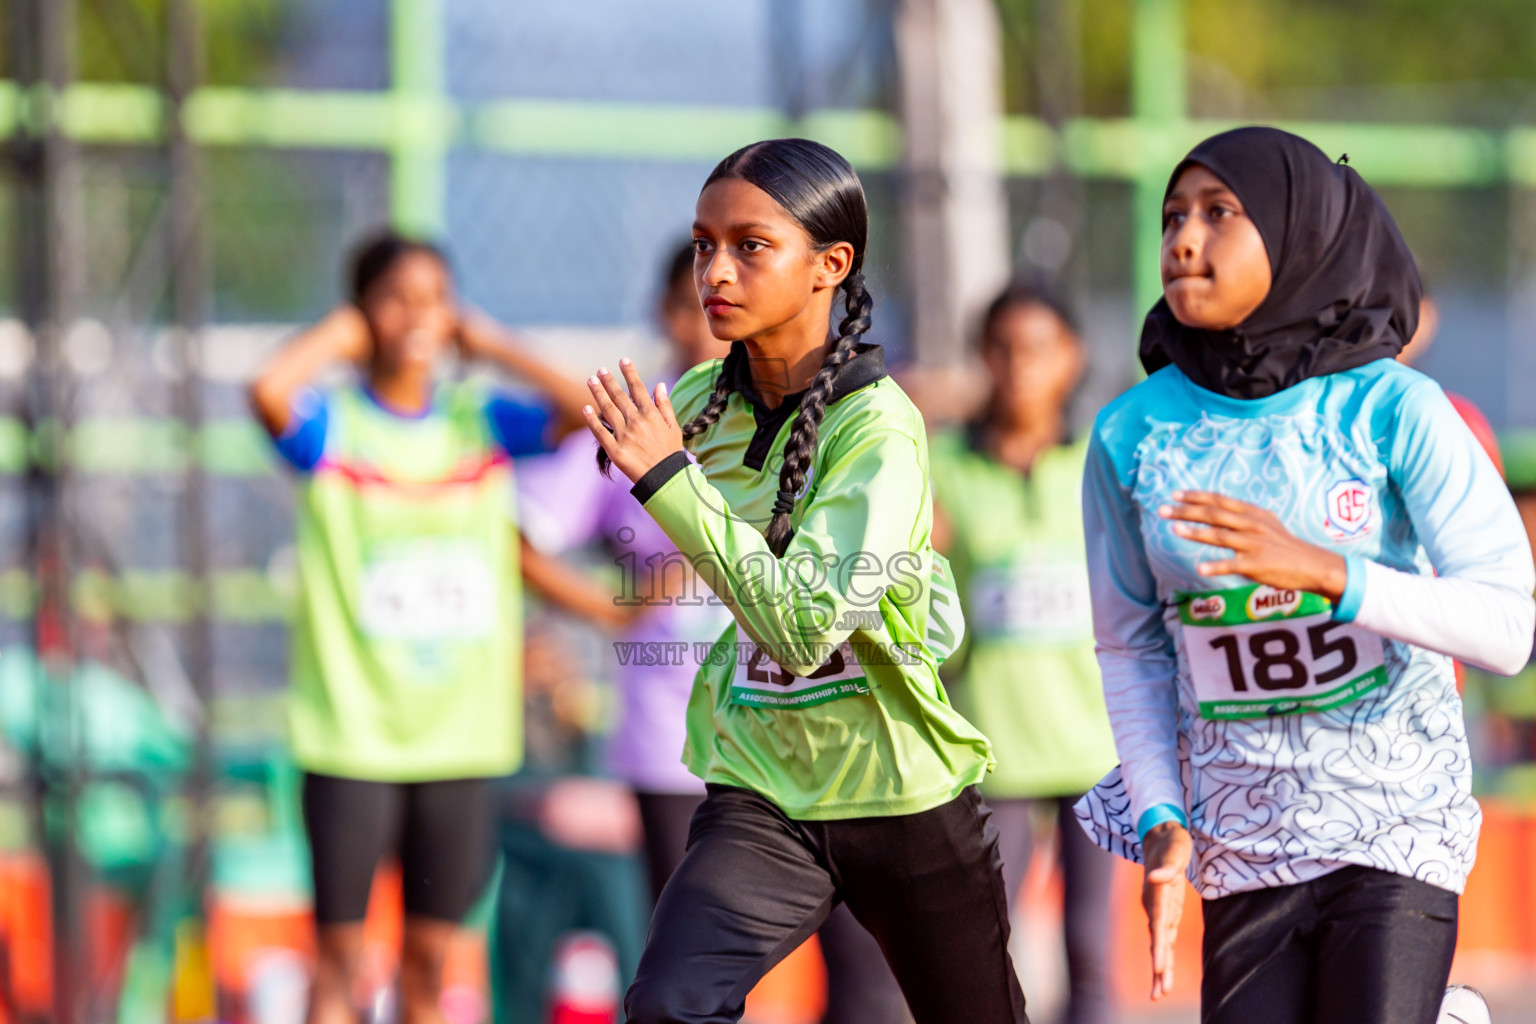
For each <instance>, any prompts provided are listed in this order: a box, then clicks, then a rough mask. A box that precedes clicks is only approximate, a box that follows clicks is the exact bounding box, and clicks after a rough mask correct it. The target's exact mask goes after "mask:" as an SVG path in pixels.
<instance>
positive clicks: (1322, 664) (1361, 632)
mask: <svg viewBox="0 0 1536 1024" xmlns="http://www.w3.org/2000/svg"><path fill="white" fill-rule="evenodd" d="M1175 599H1176V600H1177V602H1178V608H1179V624H1180V627H1181V632H1182V634H1183V639H1184V653H1185V657H1186V659H1187V661H1188V663H1189V674H1190V679H1191V681H1192V682H1193V683H1194V687H1195V696H1196V698H1197V700H1198V701H1199V704H1200V716H1201V717H1202V718H1207V719H1231V718H1263V717H1266V716H1268V715H1294V714H1300V713H1303V712H1307V711H1325V710H1327V709H1329V708H1335V707H1338V706H1339V705H1341V704H1346V703H1348V702H1349V701H1352V700H1354V699H1355V698H1357V697H1359V696H1361V695H1362V694H1365V693H1367V692H1369V691H1371V690H1373V689H1375V688H1376V687H1378V686H1380V685H1381V684H1383V683H1385V682H1386V681H1387V670H1386V666H1385V652H1384V649H1383V647H1382V642H1381V637H1380V636H1378V635H1376V634H1375V633H1372V632H1370V631H1369V630H1365V629H1361V628H1360V627H1358V626H1356V625H1354V624H1353V623H1348V622H1337V621H1335V620H1334V618H1333V606H1332V605H1331V604H1330V603H1329V602H1328V600H1327V598H1324V597H1320V596H1319V595H1317V594H1309V593H1306V592H1305V591H1301V590H1284V589H1279V588H1276V587H1271V586H1267V585H1265V584H1255V585H1252V586H1247V587H1235V588H1233V589H1231V590H1220V591H1213V592H1210V593H1204V594H1199V593H1181V594H1177V595H1175Z"/></svg>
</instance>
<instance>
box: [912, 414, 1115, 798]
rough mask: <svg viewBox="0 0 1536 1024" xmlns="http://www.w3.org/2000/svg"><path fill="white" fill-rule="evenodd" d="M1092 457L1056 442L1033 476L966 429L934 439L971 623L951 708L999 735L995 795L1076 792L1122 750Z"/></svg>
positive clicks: (990, 788) (939, 495) (942, 499)
mask: <svg viewBox="0 0 1536 1024" xmlns="http://www.w3.org/2000/svg"><path fill="white" fill-rule="evenodd" d="M1086 455H1087V445H1086V443H1080V444H1073V445H1066V446H1062V447H1058V448H1055V449H1052V450H1050V451H1047V452H1044V453H1042V454H1041V455H1040V456H1039V458H1038V459H1036V461H1035V464H1034V466H1033V467H1031V469H1030V472H1029V474H1028V475H1027V476H1026V475H1024V474H1022V473H1020V472H1019V471H1018V470H1016V469H1013V468H1011V467H1009V466H1004V465H1002V464H1001V463H999V462H997V461H996V460H994V459H993V458H991V457H990V456H988V455H986V454H985V453H983V452H980V451H978V450H977V449H976V448H975V447H973V446H972V444H971V443H970V440H969V438H968V433H967V431H965V430H951V431H945V432H943V433H941V434H939V435H938V436H936V437H934V439H933V444H932V456H931V457H932V471H933V491H934V500H935V502H936V503H937V504H938V506H939V507H940V509H942V511H943V513H944V515H945V516H946V517H947V518H948V520H949V522H950V524H951V527H952V532H953V539H952V540H951V542H950V550H949V554H950V559H951V561H952V563H953V566H954V570H955V579H956V585H957V586H958V588H959V590H960V601H961V605H962V606H963V607H964V609H965V615H966V622H967V624H968V626H969V628H968V629H967V631H966V639H965V644H964V646H963V647H962V648H961V649H960V651H958V652H957V653H956V655H955V658H954V659H953V660H952V661H951V662H950V663H949V664H948V665H946V666H945V674H946V676H947V677H950V678H951V679H952V683H951V687H950V693H951V696H952V697H953V698H954V701H955V706H956V707H957V708H959V709H960V710H961V711H962V712H963V713H964V714H965V716H966V717H967V718H969V719H970V720H971V721H973V722H981V723H984V725H985V727H986V730H987V735H988V736H989V737H991V739H992V744H993V750H994V752H995V754H996V757H997V770H996V771H995V772H994V773H993V774H992V775H991V776H990V777H989V778H988V779H987V781H986V784H985V787H984V788H985V790H986V793H987V795H989V796H993V797H1048V796H1066V795H1071V794H1075V793H1081V792H1083V791H1084V790H1086V789H1088V788H1089V787H1091V786H1092V785H1093V784H1094V783H1096V782H1098V781H1099V779H1100V778H1102V777H1103V775H1104V773H1105V772H1107V771H1109V769H1111V768H1113V767H1114V766H1115V762H1116V760H1117V758H1116V756H1115V743H1114V737H1113V735H1112V734H1111V733H1110V729H1109V718H1108V716H1107V714H1106V712H1105V710H1104V693H1103V686H1102V683H1101V681H1100V677H1099V666H1098V661H1097V659H1096V658H1095V656H1094V653H1093V613H1092V609H1091V608H1090V606H1089V598H1088V563H1087V550H1086V546H1085V544H1084V542H1083V513H1082V486H1083V464H1084V460H1085V458H1086Z"/></svg>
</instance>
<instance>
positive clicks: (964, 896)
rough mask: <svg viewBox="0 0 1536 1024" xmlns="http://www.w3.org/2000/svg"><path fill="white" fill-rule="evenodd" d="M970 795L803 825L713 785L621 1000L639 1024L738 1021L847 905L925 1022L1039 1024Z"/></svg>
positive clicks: (980, 812) (985, 825)
mask: <svg viewBox="0 0 1536 1024" xmlns="http://www.w3.org/2000/svg"><path fill="white" fill-rule="evenodd" d="M990 815H991V811H989V810H988V809H987V806H986V805H985V804H984V803H982V801H981V797H980V795H979V794H978V793H977V791H976V788H975V787H974V786H972V787H970V788H968V789H966V790H965V791H964V792H962V793H961V794H960V795H959V796H958V797H956V798H955V799H954V800H951V801H950V802H949V803H946V804H943V805H942V806H939V807H936V808H934V809H933V810H931V811H924V812H922V813H921V814H908V815H901V816H897V817H873V818H852V819H845V820H841V821H796V820H792V819H790V818H789V817H788V816H786V815H785V814H784V812H783V811H781V810H780V809H779V808H778V807H777V806H775V805H774V804H773V803H772V802H770V801H769V800H767V799H766V798H764V797H762V796H760V795H758V794H757V793H754V792H752V791H750V790H746V789H738V788H736V787H732V786H717V785H710V786H709V787H708V795H707V796H706V797H705V799H704V803H703V804H702V805H701V806H700V807H699V810H698V813H696V814H695V815H694V817H693V821H692V824H691V826H690V829H689V836H688V852H687V854H686V855H685V856H684V857H683V861H682V863H681V864H679V865H678V868H677V871H676V873H674V874H673V876H672V878H671V880H670V881H668V882H667V885H666V888H665V889H663V890H662V893H661V899H660V900H659V901H658V902H657V905H656V913H655V916H654V917H653V918H652V921H651V931H650V936H649V938H648V939H647V941H646V945H645V953H644V954H643V955H642V956H641V958H640V969H639V971H638V972H637V974H636V976H635V981H634V984H633V985H631V986H630V989H629V992H628V994H627V995H626V996H625V999H624V1010H625V1013H626V1015H627V1019H628V1020H629V1021H630V1022H631V1024H734V1022H735V1021H739V1020H740V1019H741V1015H742V1013H743V1012H744V1010H745V1007H746V998H747V993H748V992H749V991H751V989H752V986H753V985H755V984H756V983H757V981H758V979H760V978H761V977H762V976H763V975H764V974H766V973H767V972H768V970H769V969H770V968H772V967H773V965H774V964H776V963H778V962H779V961H780V960H781V959H783V958H784V957H785V956H786V955H788V954H789V953H790V951H792V950H793V949H794V948H795V947H797V946H798V945H800V943H802V942H804V941H805V940H806V939H807V938H809V937H810V935H811V933H813V932H814V931H816V929H817V928H818V927H820V926H821V924H822V922H823V921H825V920H826V919H827V916H828V914H830V913H831V911H832V908H833V907H834V906H836V905H837V904H838V903H839V902H845V903H846V904H847V905H848V908H849V909H850V910H851V911H853V916H854V917H855V918H857V919H858V921H859V923H860V924H862V925H863V926H864V927H865V928H866V929H868V930H869V932H870V933H871V934H873V935H874V937H875V939H876V940H877V941H878V942H879V943H880V947H881V949H882V950H883V951H884V953H885V958H886V961H887V962H888V963H889V964H890V966H891V970H892V972H893V973H894V974H895V975H896V980H897V981H898V982H899V983H900V985H901V990H902V992H903V994H904V995H905V996H906V1000H907V1005H908V1006H909V1007H910V1008H911V1011H912V1016H913V1019H914V1020H915V1021H916V1022H917V1024H951V1022H956V1021H965V1022H966V1024H1027V1022H1028V1017H1027V1016H1026V1015H1025V1013H1024V994H1023V992H1022V991H1021V990H1020V988H1019V982H1018V978H1017V976H1016V975H1015V973H1014V968H1013V962H1012V961H1011V960H1010V959H1009V956H1008V904H1007V898H1006V896H1005V895H1004V891H1003V879H1002V871H1001V862H1000V860H999V857H998V851H997V832H996V830H995V829H993V828H992V827H991V825H990V823H989V822H988V818H989V817H990Z"/></svg>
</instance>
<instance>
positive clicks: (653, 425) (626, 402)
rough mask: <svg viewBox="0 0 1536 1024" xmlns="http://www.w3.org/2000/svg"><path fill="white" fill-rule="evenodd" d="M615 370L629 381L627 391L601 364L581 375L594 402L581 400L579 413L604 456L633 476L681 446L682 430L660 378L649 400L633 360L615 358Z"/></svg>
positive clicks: (641, 474)
mask: <svg viewBox="0 0 1536 1024" xmlns="http://www.w3.org/2000/svg"><path fill="white" fill-rule="evenodd" d="M619 371H620V372H621V373H623V374H624V380H625V382H627V383H628V384H629V392H628V393H627V394H626V393H625V391H624V388H623V386H621V385H620V384H619V382H618V380H617V378H615V377H614V376H613V374H611V373H609V372H608V371H607V370H606V369H602V370H598V371H597V376H596V377H588V378H587V388H588V390H590V391H591V392H592V398H593V400H594V402H595V403H596V405H597V408H596V409H595V410H594V409H593V408H592V406H590V405H588V406H583V407H582V415H583V416H584V417H585V419H586V421H587V429H589V430H591V431H592V436H593V437H595V438H597V443H598V444H600V445H602V446H603V451H605V452H607V453H608V458H609V459H610V460H611V461H612V462H613V464H614V465H615V466H618V467H619V470H620V472H622V473H623V474H624V475H625V476H627V477H629V479H630V480H632V481H634V480H639V479H640V478H641V477H642V476H644V475H645V474H646V471H647V470H649V469H650V468H651V467H652V466H655V465H656V464H657V463H658V462H660V461H661V460H662V459H664V458H666V457H667V456H668V455H671V454H672V453H673V452H680V451H682V450H683V430H682V428H681V427H679V426H678V425H677V417H676V416H674V415H673V413H672V400H671V399H669V398H668V397H667V386H666V385H665V384H657V385H656V398H655V401H652V400H651V393H650V392H649V391H647V390H646V387H645V382H644V381H642V380H641V379H640V374H639V373H638V372H637V371H636V370H635V364H634V363H632V362H630V361H629V360H628V359H620V360H619ZM604 420H606V421H607V425H606V426H605V425H604V422H603V421H604ZM610 428H611V429H610Z"/></svg>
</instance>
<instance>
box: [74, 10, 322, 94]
mask: <svg viewBox="0 0 1536 1024" xmlns="http://www.w3.org/2000/svg"><path fill="white" fill-rule="evenodd" d="M59 2H70V0H59ZM73 2H74V3H75V4H76V9H77V12H78V26H79V49H78V51H77V53H78V59H79V61H80V65H79V74H80V77H81V78H85V79H90V80H93V81H109V82H139V83H143V84H146V85H147V84H153V83H155V82H158V81H159V80H160V78H161V75H162V74H163V69H164V67H165V61H166V52H165V46H166V8H167V6H168V4H167V0H73ZM301 6H302V0H194V7H195V10H196V14H197V17H198V19H199V21H200V22H201V28H202V43H203V54H204V66H205V68H206V69H207V74H206V75H205V79H206V80H207V81H208V82H210V83H211V84H215V85H260V84H262V83H263V82H264V81H265V79H266V76H267V74H268V73H269V72H270V70H271V69H272V68H274V67H275V66H277V64H278V62H279V60H280V56H281V44H282V41H283V30H284V28H285V26H286V25H287V24H288V20H289V18H291V17H292V16H293V14H294V13H295V9H296V8H299V7H301Z"/></svg>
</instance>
